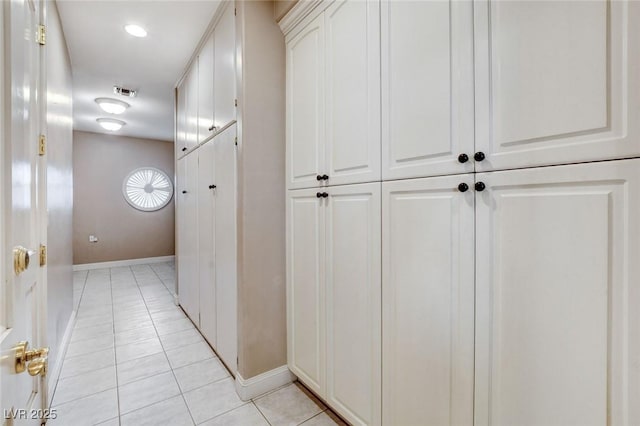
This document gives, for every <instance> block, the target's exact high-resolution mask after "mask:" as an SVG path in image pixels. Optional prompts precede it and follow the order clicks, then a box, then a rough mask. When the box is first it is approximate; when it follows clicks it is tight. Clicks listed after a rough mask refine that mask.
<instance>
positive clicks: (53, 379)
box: [47, 309, 78, 406]
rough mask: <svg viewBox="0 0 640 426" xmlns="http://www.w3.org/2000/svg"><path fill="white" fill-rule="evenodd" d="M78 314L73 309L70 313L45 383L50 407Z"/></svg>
mask: <svg viewBox="0 0 640 426" xmlns="http://www.w3.org/2000/svg"><path fill="white" fill-rule="evenodd" d="M77 313H78V312H77V311H76V310H75V309H74V310H73V311H71V316H70V317H69V322H68V323H67V328H66V329H65V330H64V336H62V340H61V341H60V346H59V347H58V353H57V354H56V363H55V365H54V366H53V368H52V369H51V370H50V373H49V374H48V376H49V377H48V380H49V382H48V383H47V386H48V392H49V393H48V394H47V397H48V400H49V401H48V404H49V406H51V403H52V402H53V392H54V391H55V389H56V384H57V383H58V379H59V378H60V373H61V372H62V364H63V362H64V356H65V355H66V353H67V348H68V347H69V343H70V342H71V335H72V334H73V327H74V326H75V324H76V314H77Z"/></svg>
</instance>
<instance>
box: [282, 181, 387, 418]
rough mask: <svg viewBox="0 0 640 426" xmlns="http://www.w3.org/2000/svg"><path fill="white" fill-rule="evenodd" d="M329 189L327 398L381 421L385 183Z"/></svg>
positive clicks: (343, 409)
mask: <svg viewBox="0 0 640 426" xmlns="http://www.w3.org/2000/svg"><path fill="white" fill-rule="evenodd" d="M325 191H326V193H328V196H327V198H326V200H327V201H325V202H324V203H325V204H326V207H325V208H326V262H325V263H321V264H320V265H321V267H322V266H324V265H326V277H325V283H326V284H325V287H326V366H327V367H326V368H327V390H326V395H325V398H326V400H327V402H329V403H330V404H331V406H332V407H333V408H334V409H335V410H336V411H338V412H339V413H340V414H342V415H343V416H344V417H345V419H346V420H347V421H349V423H351V424H353V425H380V424H381V408H380V405H381V402H382V400H381V377H380V376H381V350H382V347H381V345H382V342H381V339H382V336H381V308H382V307H381V298H380V293H381V287H380V286H381V283H380V281H381V276H380V275H381V268H380V264H381V258H380V250H381V244H382V243H381V231H380V227H381V222H380V208H381V205H380V183H369V184H360V185H344V186H337V187H331V188H327V189H326V190H325ZM323 199H324V198H323ZM294 262H295V258H294ZM298 282H299V281H298Z"/></svg>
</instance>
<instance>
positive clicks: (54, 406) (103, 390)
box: [51, 385, 118, 408]
mask: <svg viewBox="0 0 640 426" xmlns="http://www.w3.org/2000/svg"><path fill="white" fill-rule="evenodd" d="M56 386H57V385H56ZM117 387H118V386H112V387H109V388H106V389H102V390H99V391H98V392H93V393H89V394H86V395H83V396H81V397H79V398H73V399H70V400H69V401H65V402H63V403H60V404H56V405H51V408H56V407H59V406H61V405H66V404H69V403H70V402H75V401H78V400H79V399H84V398H89V397H90V396H94V395H97V394H99V393H102V392H106V391H109V390H111V389H117Z"/></svg>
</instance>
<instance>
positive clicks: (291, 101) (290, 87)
mask: <svg viewBox="0 0 640 426" xmlns="http://www.w3.org/2000/svg"><path fill="white" fill-rule="evenodd" d="M286 49H287V95H286V96H287V100H286V104H287V129H286V139H287V186H288V188H289V189H294V188H309V187H313V186H318V185H319V183H318V180H317V179H316V178H317V176H318V175H319V174H320V172H321V171H322V170H323V169H324V158H323V157H324V125H325V123H324V108H325V107H324V17H323V15H320V16H318V17H317V18H316V19H314V20H313V21H311V22H309V23H308V24H307V25H306V26H305V27H304V28H303V29H302V30H301V31H300V32H299V33H298V34H296V35H295V36H294V37H293V38H292V39H291V40H288V41H287V45H286ZM323 174H324V172H323Z"/></svg>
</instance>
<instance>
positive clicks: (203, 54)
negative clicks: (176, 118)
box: [198, 35, 214, 142]
mask: <svg viewBox="0 0 640 426" xmlns="http://www.w3.org/2000/svg"><path fill="white" fill-rule="evenodd" d="M213 59H214V58H213V35H212V36H211V37H209V39H208V40H207V42H206V43H205V45H204V46H203V47H202V50H201V51H200V54H199V55H198V142H202V141H204V140H205V139H206V138H208V137H209V136H211V134H212V133H213V131H212V130H209V129H211V126H213V102H214V92H213V62H214V61H213Z"/></svg>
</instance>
